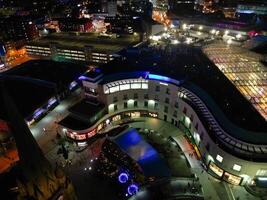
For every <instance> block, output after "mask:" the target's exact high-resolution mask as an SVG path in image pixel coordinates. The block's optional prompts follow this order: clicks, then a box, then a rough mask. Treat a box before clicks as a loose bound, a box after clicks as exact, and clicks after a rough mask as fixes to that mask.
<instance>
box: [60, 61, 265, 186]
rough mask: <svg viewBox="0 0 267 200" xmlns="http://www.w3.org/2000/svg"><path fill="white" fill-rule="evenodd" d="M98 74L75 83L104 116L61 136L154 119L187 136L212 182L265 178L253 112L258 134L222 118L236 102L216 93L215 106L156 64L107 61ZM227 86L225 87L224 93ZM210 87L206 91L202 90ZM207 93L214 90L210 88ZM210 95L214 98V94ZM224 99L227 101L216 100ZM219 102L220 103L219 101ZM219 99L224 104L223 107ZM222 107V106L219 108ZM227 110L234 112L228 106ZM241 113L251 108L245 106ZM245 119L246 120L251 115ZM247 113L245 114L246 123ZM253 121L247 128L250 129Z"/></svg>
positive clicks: (261, 143) (77, 135) (262, 133)
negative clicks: (98, 104) (104, 111)
mask: <svg viewBox="0 0 267 200" xmlns="http://www.w3.org/2000/svg"><path fill="white" fill-rule="evenodd" d="M119 65H122V66H129V69H131V70H127V69H125V68H120V67H118V66H119ZM116 67H117V68H116ZM108 68H109V69H110V70H108ZM111 69H112V70H111ZM135 69H136V71H135ZM142 69H144V71H142ZM101 70H103V72H102V76H101V77H100V76H99V78H98V79H93V78H92V77H91V75H90V74H85V75H84V76H83V77H81V78H80V80H82V83H83V87H84V94H85V96H90V98H91V99H92V98H94V99H95V100H98V101H99V102H101V103H103V104H104V105H105V106H106V108H107V109H108V114H106V115H105V116H103V117H102V118H101V119H99V120H98V121H97V122H96V123H95V124H93V125H90V126H88V127H87V128H84V129H81V130H78V129H76V130H72V129H69V128H67V127H64V126H63V127H62V128H63V129H62V130H63V132H64V133H65V134H66V135H67V136H68V137H69V138H72V139H74V140H76V141H77V142H78V144H79V143H80V142H81V143H82V142H83V141H85V140H86V138H87V135H88V134H89V133H90V134H91V132H94V134H101V133H102V131H103V130H104V128H105V127H107V126H108V125H109V124H110V123H113V122H116V123H118V122H120V121H121V122H123V121H125V120H131V119H138V118H140V117H151V118H158V119H160V120H163V121H166V122H168V123H171V124H173V125H174V126H177V127H179V128H180V129H182V130H183V131H184V132H185V133H186V134H188V137H189V138H191V140H192V144H193V146H194V148H195V150H196V152H197V155H198V156H199V158H200V159H201V160H202V161H203V162H204V163H205V165H206V166H207V168H208V171H209V172H210V173H211V174H213V175H214V176H215V177H217V178H218V179H222V180H225V181H227V182H230V183H232V184H235V185H244V184H252V183H253V179H255V180H258V179H259V178H261V177H264V176H266V175H267V170H266V168H265V166H266V162H267V143H266V140H265V134H266V132H265V131H266V129H265V127H266V124H265V121H264V119H263V118H261V116H260V115H259V113H257V112H256V113H254V114H253V116H254V117H253V118H254V119H255V117H257V118H258V120H257V122H256V121H254V122H253V123H258V122H259V121H261V124H260V125H258V126H257V128H259V129H260V130H250V129H249V128H248V129H247V128H245V124H244V123H243V122H241V121H242V120H241V121H239V122H238V121H237V120H238V118H233V114H234V113H232V112H231V113H228V114H225V113H224V112H223V111H225V110H223V111H222V110H221V109H226V110H227V107H228V106H229V104H230V105H233V104H234V102H233V101H235V100H236V99H233V98H230V99H229V98H228V97H226V96H224V94H221V96H220V99H216V100H218V102H215V101H214V100H213V99H212V98H211V96H210V95H209V94H208V93H207V91H205V89H203V88H200V87H198V86H197V85H195V84H193V83H189V82H184V80H183V79H181V78H178V77H177V76H176V73H178V72H175V71H173V72H172V73H170V72H168V71H164V69H162V68H160V66H157V67H155V68H153V67H150V68H148V67H145V66H144V67H139V66H138V67H136V68H135V67H134V66H132V65H130V64H129V63H127V61H125V62H123V63H120V62H119V61H113V62H111V63H108V64H107V65H105V66H104V67H101ZM146 70H150V71H146ZM99 73H100V74H101V72H99ZM212 77H213V76H212ZM214 77H216V75H214ZM209 84H211V83H209ZM209 84H208V85H209ZM228 84H229V83H228V82H227V85H228ZM226 87H228V86H224V92H225V93H228V92H226V90H225V88H226ZM229 87H230V88H231V87H232V86H230V85H229ZM230 88H228V89H229V90H228V89H227V90H228V91H229V92H230ZM206 89H207V88H206ZM210 89H211V88H210V87H209V89H207V90H210ZM213 89H214V90H216V88H215V86H214V88H213ZM90 91H94V93H92V92H90ZM216 91H217V90H216ZM231 91H232V89H231ZM209 92H210V93H212V92H211V91H209ZM230 93H231V92H230ZM216 95H217V97H218V93H217V92H216ZM213 98H214V96H213ZM225 98H226V99H227V100H222V99H225ZM235 98H237V96H236V97H235ZM238 98H239V97H238ZM241 99H242V101H243V102H244V103H246V104H247V101H246V100H245V99H244V97H240V101H238V102H239V103H238V104H239V105H240V102H241ZM219 100H222V101H223V102H221V103H219ZM225 101H227V102H228V101H229V103H227V104H225ZM224 104H225V105H224ZM224 106H225V108H222V107H224ZM231 109H235V108H234V107H233V106H232V107H231ZM247 109H251V111H252V110H254V109H253V108H251V106H249V105H248V106H247ZM247 109H246V111H247ZM228 110H229V109H228ZM243 111H244V110H243ZM243 111H242V112H243ZM246 111H245V112H246ZM253 112H255V111H253ZM236 114H237V113H236ZM243 114H244V115H246V114H245V113H243ZM243 114H241V112H240V110H239V111H238V116H239V118H241V119H243V117H242V116H243ZM249 115H250V117H251V116H252V113H251V114H249ZM249 115H246V119H248V118H249ZM251 120H253V119H252V118H251V119H250V120H249V121H246V125H249V124H250V123H251ZM236 123H238V124H242V126H241V127H240V126H239V125H236ZM253 123H251V126H250V128H252V126H253V127H254V124H253ZM254 128H255V127H254ZM264 130H265V131H264ZM79 138H81V140H79ZM261 170H263V171H261Z"/></svg>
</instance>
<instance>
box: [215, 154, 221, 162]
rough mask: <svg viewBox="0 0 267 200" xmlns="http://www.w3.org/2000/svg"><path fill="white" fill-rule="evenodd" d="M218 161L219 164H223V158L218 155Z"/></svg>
mask: <svg viewBox="0 0 267 200" xmlns="http://www.w3.org/2000/svg"><path fill="white" fill-rule="evenodd" d="M216 160H218V161H219V162H222V161H223V157H222V156H220V155H219V154H218V155H217V156H216Z"/></svg>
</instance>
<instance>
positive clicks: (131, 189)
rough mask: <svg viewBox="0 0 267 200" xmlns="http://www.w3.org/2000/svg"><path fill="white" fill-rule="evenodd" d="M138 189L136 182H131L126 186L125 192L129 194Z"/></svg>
mask: <svg viewBox="0 0 267 200" xmlns="http://www.w3.org/2000/svg"><path fill="white" fill-rule="evenodd" d="M138 191H139V187H138V186H137V185H136V184H131V185H129V186H128V188H127V192H128V194H129V195H134V194H136V193H137V192H138Z"/></svg>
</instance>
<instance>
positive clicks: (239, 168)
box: [233, 164, 241, 172]
mask: <svg viewBox="0 0 267 200" xmlns="http://www.w3.org/2000/svg"><path fill="white" fill-rule="evenodd" d="M233 170H235V171H238V172H240V170H241V166H240V165H237V164H234V166H233Z"/></svg>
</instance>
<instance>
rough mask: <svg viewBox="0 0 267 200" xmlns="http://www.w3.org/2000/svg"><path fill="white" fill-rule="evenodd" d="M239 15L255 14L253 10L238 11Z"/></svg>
mask: <svg viewBox="0 0 267 200" xmlns="http://www.w3.org/2000/svg"><path fill="white" fill-rule="evenodd" d="M237 12H238V13H243V14H253V13H255V12H254V11H253V10H237Z"/></svg>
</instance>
